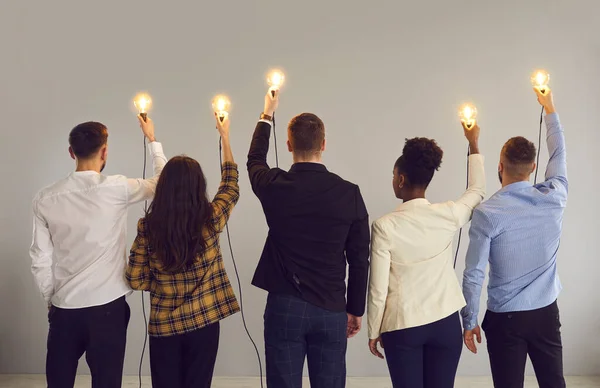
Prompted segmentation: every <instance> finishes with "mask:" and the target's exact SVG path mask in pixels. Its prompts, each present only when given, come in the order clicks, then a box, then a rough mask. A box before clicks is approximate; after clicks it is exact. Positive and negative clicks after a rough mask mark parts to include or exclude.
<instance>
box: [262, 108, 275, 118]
mask: <svg viewBox="0 0 600 388" xmlns="http://www.w3.org/2000/svg"><path fill="white" fill-rule="evenodd" d="M263 114H264V115H265V116H270V117H271V119H272V118H273V115H274V114H275V111H274V110H272V109H265V110H263Z"/></svg>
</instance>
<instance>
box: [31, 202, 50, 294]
mask: <svg viewBox="0 0 600 388" xmlns="http://www.w3.org/2000/svg"><path fill="white" fill-rule="evenodd" d="M53 253H54V244H53V243H52V236H50V230H49V229H48V224H47V223H46V220H44V218H43V217H42V215H41V214H40V213H39V210H38V204H37V200H35V201H34V202H33V241H32V243H31V248H30V249H29V255H30V256H31V272H32V273H33V276H34V278H35V282H36V283H37V286H38V288H39V290H40V292H41V293H42V296H43V297H44V301H45V302H46V304H47V305H48V306H50V300H51V299H52V295H53V294H54V275H53V273H52V255H53Z"/></svg>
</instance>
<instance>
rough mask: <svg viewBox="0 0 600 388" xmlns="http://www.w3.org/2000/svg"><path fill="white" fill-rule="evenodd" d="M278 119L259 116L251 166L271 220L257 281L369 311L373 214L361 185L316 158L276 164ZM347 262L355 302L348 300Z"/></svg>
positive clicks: (315, 300)
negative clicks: (272, 151)
mask: <svg viewBox="0 0 600 388" xmlns="http://www.w3.org/2000/svg"><path fill="white" fill-rule="evenodd" d="M270 135H271V125H270V124H269V123H266V122H259V123H258V124H257V126H256V130H255V132H254V136H253V138H252V144H251V145H250V152H249V154H248V173H249V174H250V182H251V183H252V190H253V191H254V193H255V194H256V196H257V197H258V199H259V200H260V202H261V204H262V207H263V210H264V213H265V216H266V219H267V224H268V225H269V234H268V236H267V241H266V243H265V247H264V250H263V253H262V256H261V258H260V261H259V263H258V267H257V268H256V272H255V273H254V278H253V280H252V284H253V285H255V286H256V287H259V288H262V289H264V290H266V291H268V292H273V293H283V294H289V295H294V296H297V297H299V298H302V299H303V300H305V301H307V302H309V303H311V304H314V305H316V306H318V307H322V308H324V309H327V310H331V311H340V312H341V311H347V312H348V313H350V314H352V315H355V316H362V315H363V314H364V312H365V301H366V293H367V281H368V271H369V243H370V235H369V216H368V214H367V209H366V207H365V204H364V201H363V199H362V196H361V194H360V190H359V188H358V186H356V185H354V184H352V183H350V182H347V181H345V180H343V179H342V178H340V177H339V176H337V175H335V174H333V173H331V172H329V171H327V169H326V168H325V166H324V165H322V164H317V163H296V164H294V165H293V166H292V168H291V169H290V171H284V170H281V169H279V168H273V169H271V168H269V166H268V164H267V153H268V151H269V139H270ZM346 262H348V266H349V272H348V292H347V297H348V302H347V303H346Z"/></svg>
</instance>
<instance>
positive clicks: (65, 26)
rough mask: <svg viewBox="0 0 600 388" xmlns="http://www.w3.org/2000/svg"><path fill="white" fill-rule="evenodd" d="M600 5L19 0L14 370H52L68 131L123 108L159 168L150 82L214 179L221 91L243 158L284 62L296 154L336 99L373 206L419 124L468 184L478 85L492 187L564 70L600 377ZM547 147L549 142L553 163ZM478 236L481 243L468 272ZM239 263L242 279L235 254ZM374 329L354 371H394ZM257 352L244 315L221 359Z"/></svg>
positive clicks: (336, 144) (5, 256)
mask: <svg viewBox="0 0 600 388" xmlns="http://www.w3.org/2000/svg"><path fill="white" fill-rule="evenodd" d="M598 15H600V3H599V2H597V1H595V0H587V1H583V0H581V1H556V0H552V1H549V0H546V1H542V0H535V1H534V0H529V1H515V0H507V1H493V2H492V1H466V0H463V1H442V0H437V1H430V2H425V1H421V2H419V1H411V2H406V1H385V2H383V1H382V2H379V1H370V2H359V1H352V2H348V1H344V2H342V1H339V2H334V1H316V0H309V1H301V2H300V1H294V2H290V1H267V0H262V1H242V0H238V1H235V0H232V1H222V2H219V1H210V2H197V1H194V2H192V1H188V2H183V1H179V2H177V1H173V2H166V1H148V0H147V1H139V0H135V1H133V0H129V1H117V0H105V1H95V2H91V1H42V0H38V1H32V0H19V1H17V0H3V1H2V2H1V4H0V50H2V61H1V63H2V65H1V71H0V80H1V83H0V85H1V87H0V110H1V112H2V114H1V116H0V117H1V126H0V127H1V128H2V141H1V142H0V147H1V152H0V155H1V158H2V160H1V162H0V169H1V176H2V179H3V182H4V185H3V187H2V191H1V194H0V207H1V211H0V220H1V221H0V222H1V228H2V229H1V233H0V246H1V255H0V260H1V263H2V267H1V268H2V270H1V271H0V315H1V319H0V373H40V372H43V371H44V358H45V340H46V331H47V320H46V310H45V307H44V303H43V302H42V300H41V299H40V297H39V295H38V292H37V289H36V286H35V284H34V282H33V279H32V276H31V274H30V272H29V266H30V260H29V257H28V246H29V243H30V238H31V221H30V201H31V199H32V197H33V196H34V194H35V192H36V191H37V190H38V189H40V188H41V187H42V186H44V185H46V184H49V183H51V182H53V181H55V180H57V179H60V178H61V177H63V176H65V175H66V174H67V173H69V172H70V171H71V170H72V168H73V162H72V161H71V160H70V159H69V157H68V154H67V134H68V131H69V130H70V129H71V128H72V127H73V126H74V125H75V124H77V123H79V122H82V121H85V120H99V121H102V122H104V123H105V124H106V125H107V126H108V127H109V131H110V147H109V149H110V152H109V154H110V159H109V164H108V168H107V173H109V174H111V173H121V174H126V175H128V176H132V177H135V176H139V175H140V174H141V167H142V153H141V152H142V147H141V141H142V137H141V133H140V131H139V128H138V126H137V123H136V119H135V116H134V115H133V113H132V112H131V110H130V101H131V98H132V96H133V95H134V94H135V92H136V91H137V90H139V89H147V90H149V91H150V92H151V93H152V96H153V97H154V102H155V110H154V112H153V114H152V116H153V118H154V120H155V122H156V125H157V136H158V138H159V140H161V141H162V142H163V143H164V147H165V150H166V152H167V153H168V155H170V156H173V155H175V154H179V153H186V154H188V155H191V156H193V157H195V158H197V159H198V160H199V161H200V162H201V164H202V165H203V166H204V168H205V171H206V173H207V177H208V179H209V181H210V184H211V188H212V190H213V192H214V190H215V189H216V187H217V184H218V171H219V166H218V163H217V161H218V153H217V147H216V145H217V132H216V130H215V129H214V124H213V118H212V116H211V112H210V99H211V97H212V96H213V95H214V94H215V93H216V92H226V93H228V94H229V95H230V96H231V98H232V100H233V110H232V116H231V117H232V142H233V148H234V154H235V156H236V158H237V159H238V161H239V162H241V163H242V165H243V163H244V156H245V153H246V151H247V148H248V145H249V141H250V137H251V133H252V130H253V126H254V123H255V121H256V119H257V117H258V114H259V113H260V111H261V109H262V101H263V94H264V92H265V90H266V87H265V81H264V74H265V72H266V70H267V69H268V68H269V67H271V66H282V67H283V68H284V69H285V70H286V72H287V75H288V81H289V82H288V83H287V85H286V87H285V90H284V91H283V93H282V99H281V107H280V109H279V111H278V112H277V113H278V118H279V119H280V123H281V125H280V127H279V133H280V138H279V145H280V151H281V153H280V160H281V165H282V166H283V167H286V168H287V167H288V166H290V164H291V157H290V155H289V154H287V153H286V152H284V150H285V148H284V140H285V135H284V134H285V130H284V128H285V126H284V123H285V122H287V120H289V119H290V118H291V117H292V116H293V115H294V114H297V113H300V112H302V111H311V112H315V113H317V114H318V115H320V116H321V117H322V118H323V120H324V121H325V123H326V126H327V131H328V132H327V136H328V141H329V149H328V151H327V153H326V159H325V160H326V163H327V165H328V167H329V168H330V169H331V170H333V171H335V172H337V173H339V174H340V175H342V176H343V177H346V178H347V179H349V180H352V181H354V182H356V183H358V184H359V185H360V186H361V188H362V192H363V194H364V197H365V200H366V202H367V205H368V209H369V212H370V214H371V217H372V219H375V218H377V217H380V216H381V215H383V214H384V213H386V212H388V211H390V210H392V209H393V208H394V207H395V206H396V201H395V199H394V197H393V195H392V190H391V185H390V182H391V177H392V174H391V173H392V164H393V162H394V160H395V159H396V157H397V156H399V154H400V152H401V149H402V146H403V141H404V139H405V138H407V137H411V136H428V137H433V138H435V139H437V140H438V141H439V143H440V145H441V146H442V147H443V149H444V150H445V155H444V163H443V168H442V169H441V171H440V172H439V173H438V174H437V176H436V177H435V179H434V182H433V184H432V186H431V189H430V191H429V199H430V200H433V201H441V200H447V199H451V198H455V197H457V196H458V195H459V194H460V193H461V190H462V189H463V186H464V183H465V182H464V179H465V178H464V177H465V172H464V169H465V158H464V155H465V151H466V143H465V140H464V138H463V136H462V130H461V128H460V126H459V125H458V123H457V117H456V112H457V106H458V105H459V103H461V102H462V101H464V100H473V101H475V102H476V103H477V106H478V108H479V112H480V117H481V120H480V124H481V128H482V136H481V141H482V144H481V149H482V151H483V152H484V153H485V154H486V156H487V161H486V173H487V174H488V186H489V192H490V193H493V192H494V191H495V190H496V189H498V186H499V185H498V182H497V178H496V164H497V159H498V153H499V151H500V147H501V146H502V144H503V143H504V141H506V140H507V139H508V138H509V137H511V136H514V135H525V136H527V137H529V138H530V139H532V140H533V139H536V138H537V120H538V114H539V106H538V104H537V102H536V100H535V97H534V95H533V92H532V91H531V88H530V84H529V75H530V72H531V71H532V70H533V69H534V68H536V67H538V66H541V67H545V68H547V69H548V70H549V71H550V72H551V74H552V80H551V81H552V82H551V83H552V86H553V88H554V91H555V97H556V103H557V107H558V110H559V112H560V114H561V118H562V121H563V123H564V125H565V129H566V133H567V135H566V136H567V141H568V150H569V163H570V181H571V185H570V187H571V194H570V195H571V197H570V202H569V207H568V210H567V213H566V216H565V222H564V233H563V239H562V244H561V249H560V274H561V278H562V281H563V283H564V286H565V289H564V292H563V294H562V296H561V299H560V305H561V308H562V319H563V324H564V326H563V330H564V331H563V333H564V343H565V368H566V372H567V373H569V374H594V373H598V372H599V370H600V363H599V360H600V337H599V336H598V335H597V333H598V329H599V328H600V310H599V309H598V308H597V307H598V306H599V305H600V295H599V293H598V285H597V283H598V280H597V274H598V273H599V272H600V263H599V260H598V254H597V250H596V249H595V248H596V244H597V240H596V239H597V235H598V219H599V218H600V206H599V205H598V202H597V201H596V200H595V198H594V197H593V194H594V193H598V192H599V191H600V186H599V184H598V180H597V179H595V178H594V176H593V175H591V174H590V173H592V172H593V171H594V166H598V161H599V157H598V150H597V147H598V144H599V141H600V135H599V131H598V128H597V123H598V116H597V115H598V107H599V106H600V98H599V97H598V96H599V95H598V91H599V90H600V77H599V76H598V71H599V69H600V43H599V42H600V39H599V37H600V29H599V22H600V19H599V16H598ZM546 159H547V152H546V151H545V149H544V152H543V153H542V160H543V162H542V166H541V167H542V168H544V167H545V164H546ZM242 171H244V170H242ZM241 189H242V198H241V201H240V203H239V206H238V207H237V208H236V210H235V212H234V215H233V218H232V220H231V224H230V225H231V231H232V237H233V246H234V249H235V252H236V257H237V260H238V265H239V268H240V274H241V277H242V283H243V287H244V301H245V303H246V305H245V308H246V314H247V319H248V323H249V325H250V330H251V332H252V334H253V335H254V337H255V339H256V340H257V341H258V343H259V344H261V343H262V339H261V333H262V310H263V307H264V302H265V294H264V293H263V292H262V291H260V290H258V289H256V288H253V287H252V286H250V279H251V276H252V273H253V270H254V268H255V265H256V263H257V259H258V257H259V254H260V251H261V248H262V244H263V241H264V238H265V235H266V227H265V221H264V217H263V215H262V213H261V209H260V206H259V203H258V201H257V200H256V198H255V197H254V196H253V194H252V192H251V190H250V186H249V183H248V178H247V176H246V174H245V173H243V174H242V178H241ZM590 194H591V195H590ZM140 215H141V207H135V208H133V209H131V212H130V219H129V240H132V239H133V233H134V231H135V229H134V226H135V222H136V220H137V218H138V217H139V216H140ZM465 249H466V241H465V244H464V245H463V253H462V254H461V256H460V260H459V262H460V264H459V268H457V274H458V275H460V274H461V273H462V269H463V262H464V250H465ZM225 261H226V263H227V269H228V270H229V272H230V275H231V277H232V279H234V273H233V267H232V265H231V258H230V255H229V253H225ZM484 300H485V298H483V299H482V301H484ZM129 303H130V304H131V306H132V320H131V324H130V330H129V343H128V347H127V359H126V369H125V370H126V373H127V374H135V373H137V365H138V362H139V354H140V350H141V347H142V343H143V333H144V327H143V320H142V316H141V306H140V294H139V293H135V294H133V295H132V296H131V297H130V298H129ZM482 306H483V302H482ZM366 341H367V339H366V334H365V333H361V335H360V336H359V337H358V338H356V339H354V340H352V341H351V342H350V345H349V349H348V361H349V368H348V371H349V374H350V375H353V376H371V375H385V374H386V373H387V371H386V367H385V365H384V363H383V362H380V361H379V360H377V359H375V358H374V357H372V356H371V355H370V354H369V352H368V350H367V347H366ZM253 352H254V350H253V349H252V347H251V345H250V344H249V342H248V341H247V339H246V336H245V334H244V331H243V328H242V325H241V318H240V315H236V316H234V317H232V318H230V319H228V320H226V321H225V322H224V323H223V337H222V339H221V348H220V354H219V360H218V365H217V370H216V374H217V375H231V376H233V375H254V374H256V373H257V367H256V360H255V356H254V353H253ZM261 352H262V345H261ZM86 370H87V369H85V367H82V372H84V371H86ZM144 371H145V373H147V372H148V368H147V363H146V366H145V369H144ZM460 373H461V374H487V373H489V367H488V361H487V355H486V353H485V350H483V351H482V352H481V353H480V354H479V355H477V356H473V355H471V354H467V352H466V351H465V352H464V353H463V358H462V361H461V366H460Z"/></svg>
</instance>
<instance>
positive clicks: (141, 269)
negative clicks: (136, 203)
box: [125, 218, 152, 291]
mask: <svg viewBox="0 0 600 388" xmlns="http://www.w3.org/2000/svg"><path fill="white" fill-rule="evenodd" d="M137 230H138V231H137V236H136V238H135V240H134V241H133V246H132V247H131V251H130V254H129V263H128V264H127V270H126V271H125V278H126V279H127V282H128V283H129V286H130V287H131V288H132V289H134V290H138V291H150V286H151V284H150V283H151V279H152V274H151V272H150V257H149V255H148V237H147V235H146V223H145V220H144V219H143V218H142V219H141V220H139V221H138V227H137Z"/></svg>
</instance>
